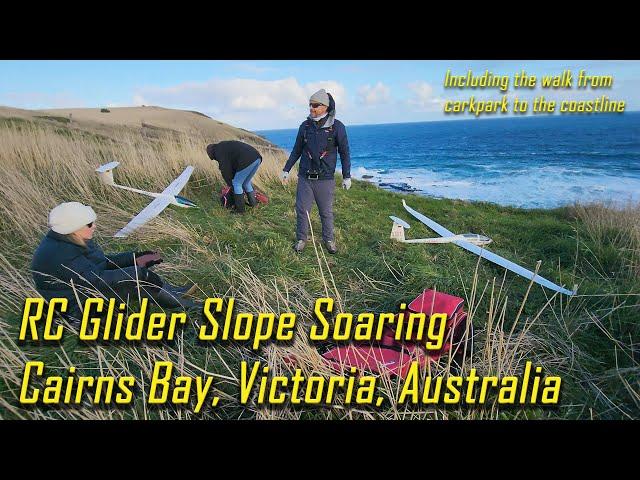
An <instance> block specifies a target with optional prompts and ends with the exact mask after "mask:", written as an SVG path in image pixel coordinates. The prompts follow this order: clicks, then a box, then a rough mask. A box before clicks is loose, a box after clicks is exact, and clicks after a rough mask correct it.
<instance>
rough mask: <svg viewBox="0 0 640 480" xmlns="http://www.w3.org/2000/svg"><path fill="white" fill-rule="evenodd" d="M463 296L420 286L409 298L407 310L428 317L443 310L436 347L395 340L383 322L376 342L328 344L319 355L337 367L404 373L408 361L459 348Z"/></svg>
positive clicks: (422, 362)
mask: <svg viewBox="0 0 640 480" xmlns="http://www.w3.org/2000/svg"><path fill="white" fill-rule="evenodd" d="M463 307H464V300H463V299H462V298H460V297H455V296H453V295H449V294H446V293H442V292H436V291H434V290H428V289H427V290H424V291H423V292H422V294H420V295H419V296H418V297H417V298H416V299H415V300H413V301H412V302H411V303H410V304H409V306H408V308H407V312H415V313H418V312H422V313H425V314H426V315H427V316H428V317H430V316H431V315H432V314H434V313H446V314H447V323H446V326H445V339H447V340H449V339H452V340H451V341H445V343H444V344H443V346H442V348H440V349H439V350H427V349H426V348H425V345H424V342H423V341H422V342H418V341H415V342H414V341H398V340H396V339H395V331H394V330H393V329H392V328H390V327H389V326H385V328H384V331H383V337H382V340H381V341H380V342H379V343H377V344H373V345H372V344H371V343H365V342H354V343H352V344H351V345H347V346H337V347H334V348H331V349H330V350H328V351H327V352H325V353H323V354H322V356H323V357H324V359H325V360H327V361H328V362H329V364H330V365H331V366H332V367H333V368H334V369H335V370H337V371H342V370H345V369H346V368H347V367H351V366H355V367H358V368H360V369H361V370H367V371H370V372H381V371H382V370H384V371H387V372H389V373H391V374H393V375H397V376H399V377H402V378H404V377H406V375H407V373H408V371H409V367H410V366H411V362H413V361H418V362H419V363H420V366H421V367H422V366H424V365H426V363H427V362H428V361H436V360H438V359H439V358H440V357H441V356H442V355H443V354H444V353H446V352H449V351H453V353H457V352H459V351H460V350H459V348H458V347H460V346H461V341H462V340H463V339H464V333H465V331H466V324H467V314H466V313H465V312H464V310H463Z"/></svg>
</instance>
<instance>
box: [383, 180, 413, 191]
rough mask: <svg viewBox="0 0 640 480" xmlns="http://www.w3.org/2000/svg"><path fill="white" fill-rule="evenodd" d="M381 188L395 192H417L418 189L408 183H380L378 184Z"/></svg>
mask: <svg viewBox="0 0 640 480" xmlns="http://www.w3.org/2000/svg"><path fill="white" fill-rule="evenodd" d="M378 185H379V186H381V187H387V188H391V189H393V190H399V191H401V192H417V191H418V189H417V188H415V187H412V186H411V185H409V184H408V183H404V182H402V183H385V182H383V183H379V184H378Z"/></svg>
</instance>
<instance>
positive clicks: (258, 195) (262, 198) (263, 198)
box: [256, 190, 269, 205]
mask: <svg viewBox="0 0 640 480" xmlns="http://www.w3.org/2000/svg"><path fill="white" fill-rule="evenodd" d="M256 200H257V201H258V203H261V204H263V205H266V204H267V203H269V198H268V197H267V196H266V195H265V194H264V193H263V192H260V191H258V190H256Z"/></svg>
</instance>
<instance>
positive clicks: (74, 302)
mask: <svg viewBox="0 0 640 480" xmlns="http://www.w3.org/2000/svg"><path fill="white" fill-rule="evenodd" d="M49 227H50V230H49V232H47V234H46V235H45V237H44V238H43V239H42V241H41V242H40V245H38V248H37V249H36V251H35V253H34V255H33V260H32V262H31V270H32V275H33V279H34V282H35V285H36V289H37V290H38V293H40V295H42V296H43V297H44V298H45V300H47V301H49V300H51V299H52V298H66V299H67V300H68V301H69V304H68V308H67V312H66V313H67V315H66V316H67V318H68V317H73V318H75V319H80V318H81V317H82V312H81V309H80V305H79V304H78V302H80V303H81V304H84V300H85V299H86V298H89V297H94V296H96V293H95V291H98V292H100V293H101V294H102V295H104V296H105V297H106V298H120V299H121V300H123V301H126V300H127V297H128V296H130V297H133V298H136V299H137V298H138V291H139V292H140V295H141V296H146V297H150V298H152V299H154V300H156V302H157V303H158V304H159V305H160V306H161V307H165V308H176V307H183V308H192V307H197V306H198V304H197V303H196V302H193V301H191V300H188V299H185V298H181V296H182V295H186V294H187V293H188V290H189V291H190V288H189V286H186V287H175V286H173V285H170V284H169V283H167V282H165V281H163V280H162V278H160V276H159V275H158V274H156V273H155V272H153V271H151V270H150V267H152V266H153V265H156V264H158V263H161V262H162V258H160V255H159V254H158V253H157V252H150V251H145V252H124V253H118V254H115V255H105V253H104V252H103V251H102V249H101V248H100V247H99V246H98V244H97V243H96V242H95V240H93V239H92V238H93V234H94V232H95V230H96V213H95V212H94V211H93V209H92V208H91V207H90V206H88V205H83V204H82V203H79V202H68V203H61V204H60V205H58V206H57V207H55V208H54V209H53V210H51V212H50V213H49ZM74 287H75V288H74ZM193 287H195V285H191V288H193ZM76 294H77V295H78V298H76Z"/></svg>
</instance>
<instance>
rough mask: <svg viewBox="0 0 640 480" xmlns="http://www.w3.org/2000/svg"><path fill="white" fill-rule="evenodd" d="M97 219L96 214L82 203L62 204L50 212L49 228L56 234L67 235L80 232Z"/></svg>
mask: <svg viewBox="0 0 640 480" xmlns="http://www.w3.org/2000/svg"><path fill="white" fill-rule="evenodd" d="M96 218H97V215H96V212H94V211H93V208H91V207H90V206H88V205H83V204H82V203H80V202H67V203H61V204H60V205H58V206H57V207H55V208H54V209H53V210H51V211H50V212H49V227H50V228H51V230H53V231H54V232H56V233H60V234H63V235H67V234H69V233H73V232H75V231H77V230H80V229H81V228H82V227H84V226H86V225H88V224H89V223H91V222H93V221H94V220H95V219H96Z"/></svg>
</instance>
